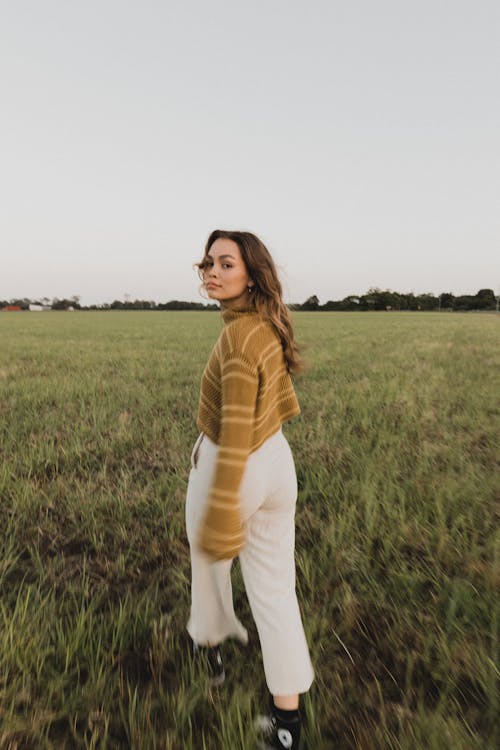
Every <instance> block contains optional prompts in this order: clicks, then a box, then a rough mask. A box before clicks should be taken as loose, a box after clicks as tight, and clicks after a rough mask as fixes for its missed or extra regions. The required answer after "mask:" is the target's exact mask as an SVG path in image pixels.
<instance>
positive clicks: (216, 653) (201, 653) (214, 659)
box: [193, 642, 226, 687]
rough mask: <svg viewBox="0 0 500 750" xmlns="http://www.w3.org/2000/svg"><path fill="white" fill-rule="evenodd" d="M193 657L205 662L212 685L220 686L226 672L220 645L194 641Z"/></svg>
mask: <svg viewBox="0 0 500 750" xmlns="http://www.w3.org/2000/svg"><path fill="white" fill-rule="evenodd" d="M193 657H194V659H196V661H200V660H201V661H202V662H203V663H204V664H205V667H206V669H207V673H208V682H209V685H211V687H218V686H219V685H222V684H223V682H224V680H225V679H226V673H225V671H224V663H223V661H222V654H221V652H220V648H219V646H200V645H199V644H198V643H194V642H193Z"/></svg>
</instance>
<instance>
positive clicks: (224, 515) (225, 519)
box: [198, 502, 245, 561]
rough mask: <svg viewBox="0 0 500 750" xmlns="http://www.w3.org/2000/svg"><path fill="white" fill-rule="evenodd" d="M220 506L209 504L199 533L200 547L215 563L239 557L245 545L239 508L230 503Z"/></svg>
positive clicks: (218, 504)
mask: <svg viewBox="0 0 500 750" xmlns="http://www.w3.org/2000/svg"><path fill="white" fill-rule="evenodd" d="M220 506H221V504H220V503H219V502H217V504H215V503H213V504H212V503H210V502H209V504H208V509H207V512H206V514H205V517H204V519H203V521H202V523H201V525H200V530H199V532H198V546H199V547H200V549H202V550H203V552H205V553H206V554H207V555H209V556H210V557H211V558H212V559H213V560H214V561H216V560H231V559H232V558H233V557H237V556H238V554H239V552H240V550H241V549H242V548H243V546H244V545H245V529H244V526H243V524H242V522H241V515H240V509H239V506H238V505H237V504H235V503H229V502H228V503H227V504H226V505H224V506H223V507H220Z"/></svg>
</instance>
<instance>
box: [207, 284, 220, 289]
mask: <svg viewBox="0 0 500 750" xmlns="http://www.w3.org/2000/svg"><path fill="white" fill-rule="evenodd" d="M219 286H220V285H219V284H207V289H211V288H212V287H214V288H216V289H218V288H219Z"/></svg>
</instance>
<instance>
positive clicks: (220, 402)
mask: <svg viewBox="0 0 500 750" xmlns="http://www.w3.org/2000/svg"><path fill="white" fill-rule="evenodd" d="M222 318H223V321H224V327H223V329H222V332H221V334H220V336H219V339H218V340H217V343H216V344H215V346H214V348H213V350H212V353H211V355H210V358H209V360H208V363H207V365H206V367H205V370H204V371H203V375H202V379H201V392H200V401H199V407H198V417H197V421H196V423H197V426H198V428H199V429H200V431H202V432H204V433H205V434H206V435H208V437H209V438H210V439H211V440H213V441H214V443H216V444H217V445H218V446H219V448H218V451H217V461H216V467H215V474H214V480H213V483H212V486H211V488H210V491H209V498H208V505H207V511H206V514H205V518H204V520H203V522H202V524H201V527H200V531H199V536H198V543H199V545H200V547H201V548H202V549H203V550H204V551H205V552H206V553H208V554H209V555H210V556H211V557H212V558H214V559H216V560H222V559H230V558H232V557H236V555H237V554H238V553H239V551H240V549H241V548H242V547H243V545H244V543H245V533H244V528H243V525H242V520H241V515H240V501H239V487H240V483H241V479H242V477H243V472H244V470H245V465H246V462H247V458H248V455H249V454H250V453H253V451H255V450H257V448H258V447H259V446H260V445H262V443H263V442H264V441H265V440H267V438H268V437H270V436H271V435H273V434H274V433H275V432H276V431H277V430H278V429H279V428H280V426H281V424H282V423H283V422H285V421H286V420H288V419H290V418H291V417H293V416H295V415H296V414H299V413H300V407H299V404H298V401H297V397H296V395H295V391H294V388H293V385H292V381H291V378H290V375H289V373H288V371H287V369H286V366H285V359H284V355H283V349H282V346H281V342H280V339H279V336H278V334H277V333H276V331H275V329H274V327H273V326H272V324H271V323H270V322H269V321H268V320H267V319H266V318H265V317H263V316H262V315H260V313H258V312H256V311H255V310H251V309H249V308H240V309H238V310H231V309H229V308H225V309H223V311H222Z"/></svg>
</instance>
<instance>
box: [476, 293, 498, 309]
mask: <svg viewBox="0 0 500 750" xmlns="http://www.w3.org/2000/svg"><path fill="white" fill-rule="evenodd" d="M476 299H477V309H478V310H494V309H495V304H496V298H495V293H494V291H493V289H480V290H479V291H478V293H477V294H476Z"/></svg>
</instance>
